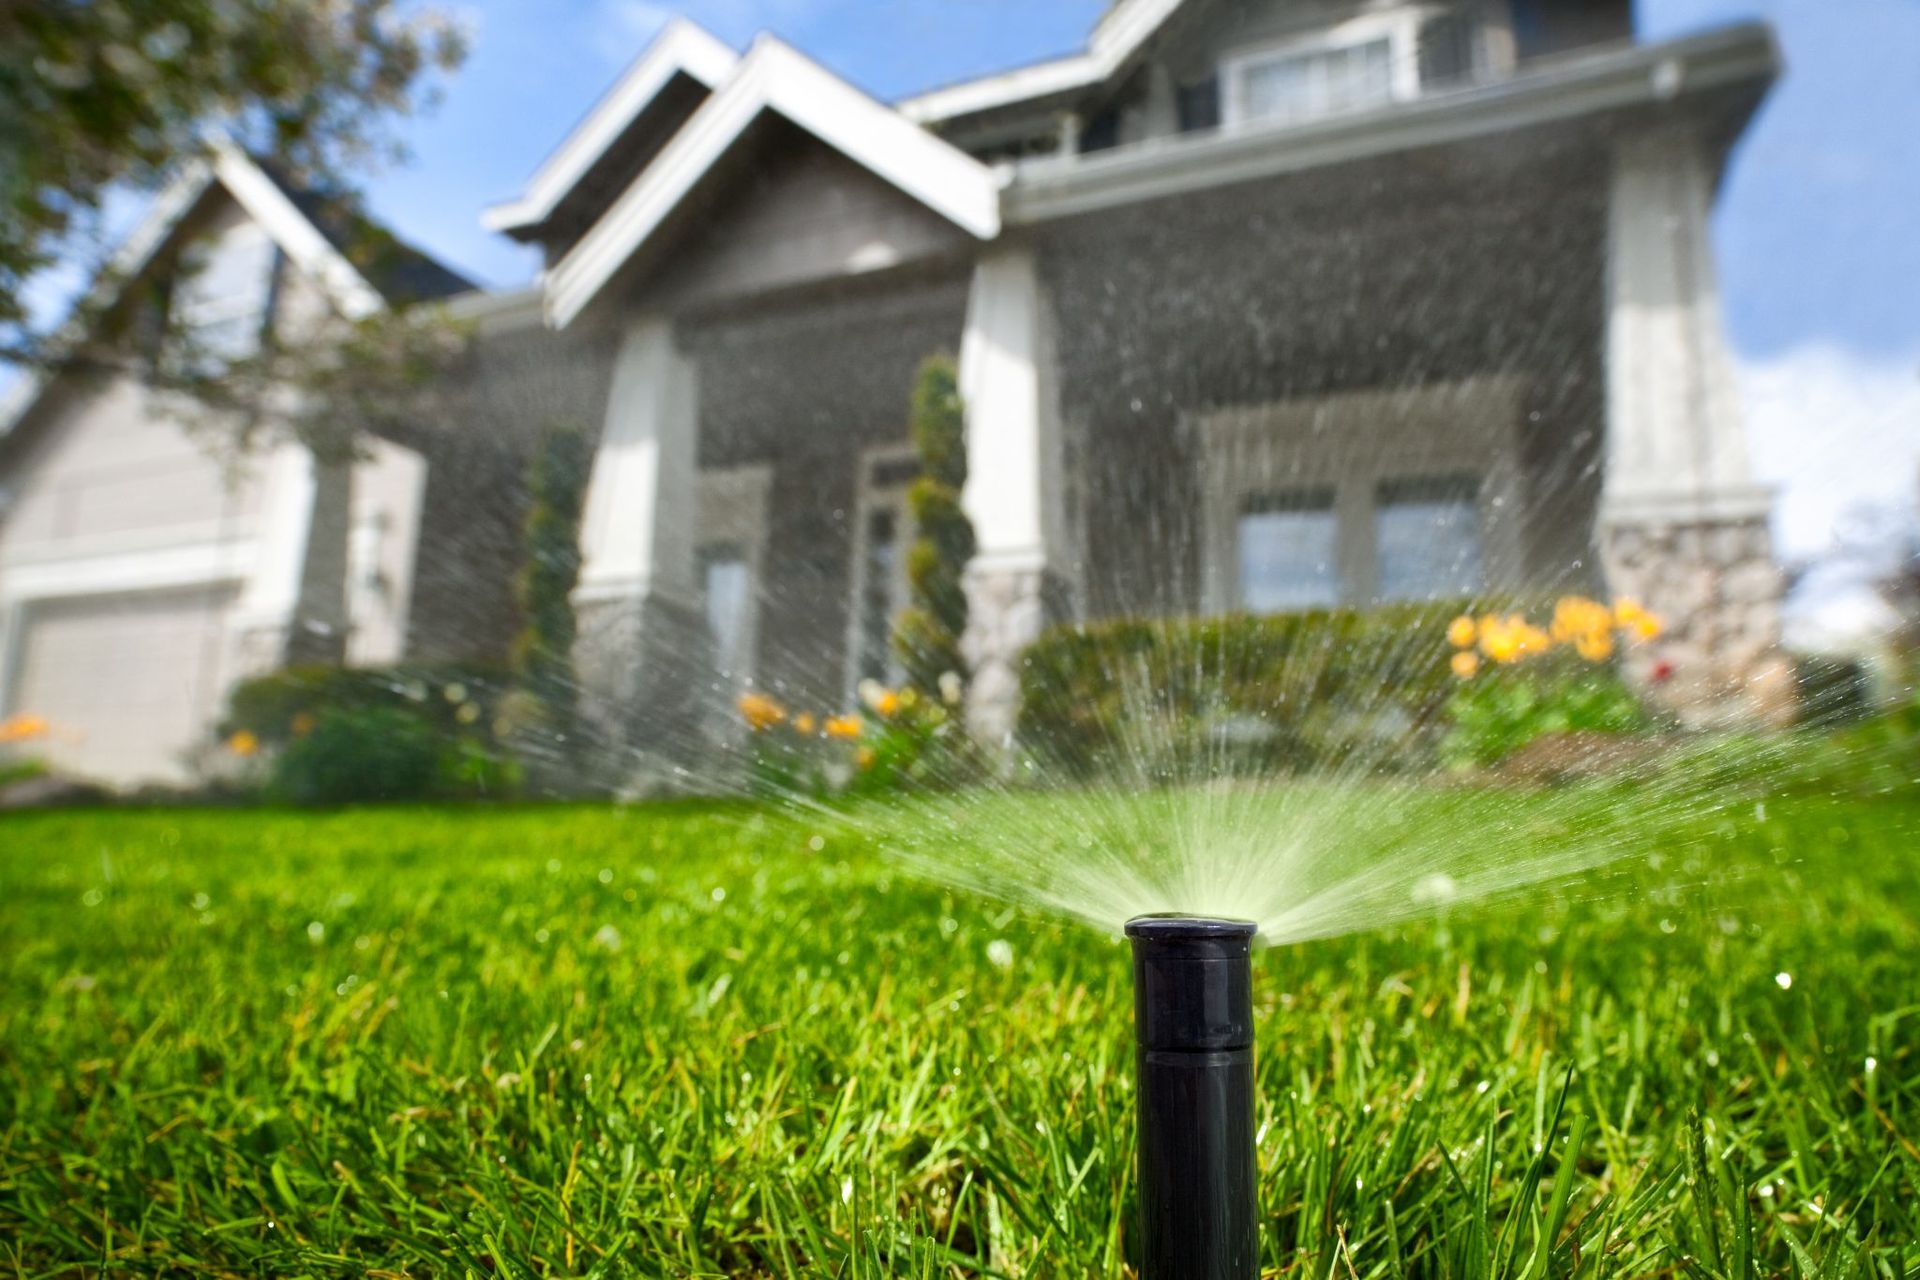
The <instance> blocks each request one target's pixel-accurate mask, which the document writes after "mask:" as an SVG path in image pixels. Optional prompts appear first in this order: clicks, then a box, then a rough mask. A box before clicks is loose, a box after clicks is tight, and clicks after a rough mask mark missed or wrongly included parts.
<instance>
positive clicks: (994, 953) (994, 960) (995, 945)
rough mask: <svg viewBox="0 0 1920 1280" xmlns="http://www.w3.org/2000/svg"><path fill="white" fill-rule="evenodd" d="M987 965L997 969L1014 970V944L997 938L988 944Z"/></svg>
mask: <svg viewBox="0 0 1920 1280" xmlns="http://www.w3.org/2000/svg"><path fill="white" fill-rule="evenodd" d="M987 963H989V964H991V965H992V966H993V967H994V968H996V969H1011V968H1013V944H1012V943H1011V942H1008V941H1007V940H1006V939H1005V938H995V939H994V940H993V941H992V942H989V943H988V944H987Z"/></svg>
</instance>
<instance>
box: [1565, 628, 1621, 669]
mask: <svg viewBox="0 0 1920 1280" xmlns="http://www.w3.org/2000/svg"><path fill="white" fill-rule="evenodd" d="M1573 647H1574V649H1575V651H1576V652H1578V653H1579V655H1580V656H1581V657H1583V658H1585V659H1586V660H1587V661H1588V662H1605V661H1606V660H1607V659H1608V658H1611V657H1612V656H1613V633H1612V632H1611V631H1593V632H1589V633H1588V634H1586V635H1584V636H1581V637H1580V638H1579V639H1578V640H1576V641H1574V645H1573Z"/></svg>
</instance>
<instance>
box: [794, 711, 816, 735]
mask: <svg viewBox="0 0 1920 1280" xmlns="http://www.w3.org/2000/svg"><path fill="white" fill-rule="evenodd" d="M813 729H814V720H813V712H811V711H802V712H801V713H800V714H799V715H797V716H795V717H794V718H793V731H794V732H795V733H797V734H799V735H800V736H801V737H803V738H811V737H812V736H813Z"/></svg>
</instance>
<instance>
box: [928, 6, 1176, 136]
mask: <svg viewBox="0 0 1920 1280" xmlns="http://www.w3.org/2000/svg"><path fill="white" fill-rule="evenodd" d="M1184 3H1186V0H1120V2H1119V3H1118V4H1116V5H1114V6H1113V7H1112V8H1111V9H1109V10H1107V12H1106V13H1104V14H1102V15H1101V17H1100V20H1099V22H1097V23H1095V24H1094V28H1093V34H1092V36H1091V37H1089V39H1088V41H1087V48H1086V51H1085V52H1083V53H1075V54H1069V55H1068V56H1067V57H1064V58H1054V59H1051V60H1049V61H1046V62H1036V63H1034V64H1032V65H1031V66H1026V67H1018V68H1015V69H1014V70H1012V71H1003V72H999V73H997V74H994V75H990V76H982V77H981V78H979V79H977V80H963V81H961V82H960V83H959V84H953V85H947V86H946V87H944V88H940V89H932V90H929V91H927V92H926V93H920V94H915V95H914V96H913V97H911V98H903V99H901V100H900V102H899V103H898V104H896V108H897V110H898V111H899V112H900V114H902V115H904V116H906V117H907V118H908V119H909V120H913V121H916V122H918V123H921V124H937V123H939V122H941V121H945V120H951V119H954V118H955V117H958V116H966V115H973V114H974V113H976V112H980V111H991V110H994V109H995V108H997V107H1007V106H1013V105H1015V104H1018V103H1021V102H1025V101H1027V100H1029V99H1033V98H1044V97H1050V96H1051V95H1053V94H1056V93H1068V92H1071V91H1073V90H1075V89H1087V88H1092V87H1093V86H1095V85H1098V84H1102V83H1104V82H1105V81H1106V80H1108V79H1110V78H1111V77H1112V76H1113V75H1114V74H1115V73H1116V72H1118V71H1119V70H1120V69H1121V68H1122V67H1124V66H1125V65H1126V64H1127V63H1128V62H1129V61H1130V60H1131V59H1132V58H1133V55H1134V54H1136V53H1138V52H1139V51H1140V48H1141V46H1143V45H1144V44H1146V42H1147V41H1148V40H1150V39H1152V38H1153V36H1154V34H1155V33H1156V32H1158V31H1159V30H1160V28H1161V27H1162V26H1164V25H1165V23H1166V21H1167V19H1168V18H1171V17H1172V16H1173V14H1174V11H1175V10H1177V9H1179V8H1180V6H1181V5H1182V4H1184Z"/></svg>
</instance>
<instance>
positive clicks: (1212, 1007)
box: [1127, 916, 1260, 1280]
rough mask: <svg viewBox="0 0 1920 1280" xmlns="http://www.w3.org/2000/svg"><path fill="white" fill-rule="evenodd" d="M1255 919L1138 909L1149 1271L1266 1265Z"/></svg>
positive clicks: (1226, 1279)
mask: <svg viewBox="0 0 1920 1280" xmlns="http://www.w3.org/2000/svg"><path fill="white" fill-rule="evenodd" d="M1254 930H1255V926H1254V925H1253V924H1252V923H1251V922H1249V921H1245V920H1212V919H1206V918H1200V917H1192V916H1140V917H1138V918H1136V919H1134V920H1131V921H1128V923H1127V937H1129V938H1131V939H1132V940H1133V1018H1134V1035H1135V1037H1136V1039H1137V1040H1138V1042H1139V1057H1138V1062H1139V1072H1138V1075H1139V1097H1140V1225H1141V1236H1142V1244H1141V1260H1140V1274H1141V1277H1142V1280H1175V1277H1178V1278H1179V1280H1251V1277H1254V1276H1256V1275H1257V1274H1258V1272H1259V1263H1260V1238H1259V1228H1258V1225H1257V1219H1256V1217H1255V1209H1256V1205H1255V1194H1256V1172H1255V1165H1254V1143H1253V935H1254Z"/></svg>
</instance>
